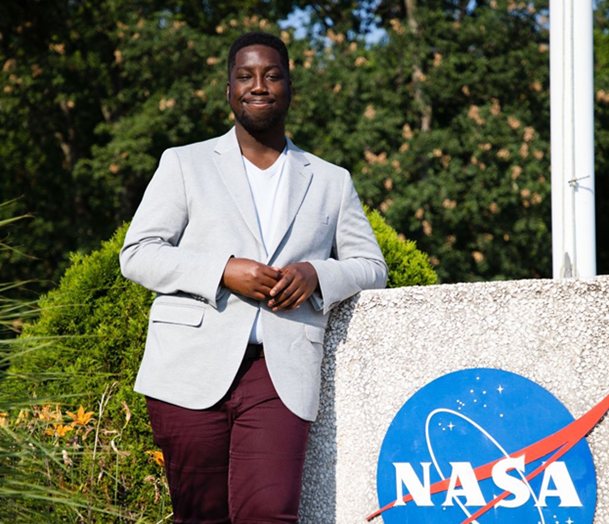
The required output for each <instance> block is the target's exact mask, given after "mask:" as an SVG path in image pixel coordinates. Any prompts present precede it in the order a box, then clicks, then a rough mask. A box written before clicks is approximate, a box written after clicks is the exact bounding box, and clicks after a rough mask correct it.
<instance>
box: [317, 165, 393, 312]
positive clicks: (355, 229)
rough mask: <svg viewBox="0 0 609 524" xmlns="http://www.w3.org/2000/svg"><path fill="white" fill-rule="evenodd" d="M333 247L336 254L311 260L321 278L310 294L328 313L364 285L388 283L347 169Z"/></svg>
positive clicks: (372, 233)
mask: <svg viewBox="0 0 609 524" xmlns="http://www.w3.org/2000/svg"><path fill="white" fill-rule="evenodd" d="M332 251H333V258H329V259H328V260H310V261H309V262H310V263H311V264H312V265H313V267H314V268H315V271H317V278H318V280H319V293H318V292H316V293H314V294H313V295H312V296H311V300H312V301H313V305H314V307H315V308H316V309H318V310H322V309H323V312H324V314H325V313H327V312H328V311H330V310H331V309H332V308H333V307H335V306H337V305H338V304H339V303H340V302H341V301H343V300H345V299H346V298H349V297H350V296H352V295H355V294H356V293H359V292H360V291H362V290H363V289H382V288H384V287H385V284H386V283H387V275H388V271H387V264H386V263H385V259H384V258H383V255H382V253H381V250H380V248H379V245H378V243H377V241H376V237H375V236H374V232H373V231H372V227H371V226H370V221H369V220H368V218H367V217H366V214H365V213H364V210H363V209H362V204H361V202H360V199H359V197H358V195H357V193H356V191H355V187H353V182H352V180H351V176H350V175H349V173H348V172H347V171H345V180H344V184H343V192H342V196H341V204H340V211H339V215H338V222H337V226H336V233H335V237H334V245H333V250H332ZM320 295H321V296H320Z"/></svg>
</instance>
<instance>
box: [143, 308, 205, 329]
mask: <svg viewBox="0 0 609 524" xmlns="http://www.w3.org/2000/svg"><path fill="white" fill-rule="evenodd" d="M204 313H205V311H204V310H203V308H200V307H196V306H181V305H175V304H162V303H160V302H158V303H155V304H154V305H153V306H152V309H151V310H150V320H152V322H164V323H166V324H180V325H184V326H194V327H198V326H200V325H201V323H202V322H203V315H204Z"/></svg>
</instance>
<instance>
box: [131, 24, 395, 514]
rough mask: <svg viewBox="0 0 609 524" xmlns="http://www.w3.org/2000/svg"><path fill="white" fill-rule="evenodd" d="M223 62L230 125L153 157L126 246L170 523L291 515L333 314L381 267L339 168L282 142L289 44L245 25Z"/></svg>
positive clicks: (376, 283)
mask: <svg viewBox="0 0 609 524" xmlns="http://www.w3.org/2000/svg"><path fill="white" fill-rule="evenodd" d="M228 72H229V81H228V84H227V90H226V96H227V99H228V102H229V104H230V107H231V109H232V111H233V113H234V115H235V121H236V124H235V127H234V128H233V129H232V130H231V131H230V132H229V133H227V134H226V135H224V136H221V137H219V138H214V139H211V140H208V141H205V142H200V143H196V144H191V145H187V146H183V147H176V148H171V149H169V150H167V151H165V153H163V156H162V158H161V162H160V165H159V167H158V169H157V171H156V173H155V175H154V177H153V178H152V180H151V182H150V185H149V186H148V188H147V190H146V193H145V195H144V198H143V200H142V203H141V204H140V206H139V208H138V210H137V212H136V214H135V217H134V219H133V222H132V224H131V227H130V228H129V231H128V233H127V237H126V239H125V245H124V246H123V249H122V251H121V268H122V271H123V274H124V275H125V276H126V277H127V278H129V279H131V280H133V281H135V282H138V283H140V284H141V285H143V286H145V287H147V288H148V289H151V290H153V291H156V292H157V298H156V299H155V301H154V304H153V306H152V309H151V311H150V323H149V330H148V339H147V342H146V350H145V354H144V358H143V361H142V365H141V367H140V371H139V374H138V377H137V380H136V384H135V389H136V391H138V392H141V393H144V394H145V395H146V396H147V402H148V411H149V414H150V419H151V425H152V429H153V434H154V437H155V441H156V442H157V444H158V445H159V446H160V447H161V449H162V450H163V454H164V457H165V464H166V471H167V477H168V481H169V487H170V492H171V499H172V503H173V508H174V518H175V522H176V523H206V524H211V523H214V524H225V523H227V524H230V523H232V524H253V523H256V524H263V523H264V524H266V523H269V524H270V523H273V524H277V523H295V522H298V518H297V512H298V502H299V497H300V488H301V479H302V468H303V463H304V456H305V448H306V441H307V437H308V431H309V424H310V421H312V420H314V419H315V417H316V414H317V409H318V404H319V387H320V367H321V361H322V354H323V339H324V332H325V327H326V323H327V319H328V314H329V312H330V310H331V309H332V308H333V307H335V306H336V305H337V304H338V303H339V302H340V301H341V300H344V299H345V298H347V297H349V296H352V295H354V294H355V293H357V292H359V291H360V290H362V289H365V288H381V287H384V285H385V282H386V279H387V267H386V265H385V262H384V260H383V257H382V255H381V252H380V250H379V248H378V245H377V243H376V240H375V238H374V235H373V233H372V230H371V227H370V224H369V222H368V220H367V219H366V216H365V214H364V212H363V210H362V208H361V205H360V203H359V199H358V197H357V194H356V193H355V190H354V188H353V184H352V182H351V179H350V177H349V174H348V173H347V172H346V171H345V170H344V169H341V168H339V167H337V166H334V165H332V164H329V163H327V162H324V161H323V160H321V159H319V158H317V157H315V156H314V155H311V154H309V153H305V152H304V151H301V150H300V149H298V148H297V147H296V146H294V144H292V142H291V141H290V140H289V139H287V138H286V137H285V117H286V114H287V112H288V108H289V105H290V101H291V98H292V83H291V80H290V71H289V60H288V53H287V49H286V48H285V46H284V44H283V42H282V41H281V40H279V39H278V38H276V37H274V36H271V35H268V34H265V33H248V34H245V35H243V36H241V37H240V38H238V39H237V40H235V42H233V45H232V46H231V49H230V53H229V59H228Z"/></svg>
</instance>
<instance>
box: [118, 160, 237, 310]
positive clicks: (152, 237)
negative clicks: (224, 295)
mask: <svg viewBox="0 0 609 524" xmlns="http://www.w3.org/2000/svg"><path fill="white" fill-rule="evenodd" d="M188 218H189V216H188V199H187V197H186V190H185V186H184V176H183V172H182V168H181V164H180V159H179V157H178V154H177V152H176V151H175V150H173V149H168V150H166V151H165V152H164V153H163V155H162V156H161V161H160V163H159V167H158V168H157V170H156V172H155V174H154V176H153V177H152V180H151V181H150V183H149V184H148V187H147V188H146V192H145V193H144V197H143V199H142V202H141V203H140V205H139V207H138V209H137V211H136V213H135V216H134V217H133V221H132V222H131V225H130V227H129V230H128V231H127V235H126V237H125V243H124V245H123V248H122V249H121V252H120V266H121V271H122V273H123V275H124V276H125V277H126V278H128V279H129V280H132V281H133V282H137V283H138V284H141V285H142V286H144V287H146V288H148V289H150V290H152V291H156V292H159V293H164V294H170V293H177V292H183V293H190V294H192V295H193V296H194V297H195V298H197V299H200V300H203V301H205V302H207V303H209V304H210V305H211V306H213V307H217V305H216V300H217V299H218V298H219V296H220V294H221V288H220V281H221V279H222V275H223V273H224V268H225V267H226V263H227V261H228V259H229V258H230V257H231V255H232V253H228V252H222V251H219V250H218V249H217V248H214V249H212V248H211V247H210V246H205V245H202V246H201V247H200V248H197V250H196V251H194V250H189V249H185V248H184V247H180V238H181V237H182V234H183V232H184V229H185V228H186V226H187V225H188Z"/></svg>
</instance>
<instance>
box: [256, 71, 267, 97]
mask: <svg viewBox="0 0 609 524" xmlns="http://www.w3.org/2000/svg"><path fill="white" fill-rule="evenodd" d="M267 91H268V88H267V85H266V80H265V78H264V75H255V76H254V85H253V86H252V93H266V92H267Z"/></svg>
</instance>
